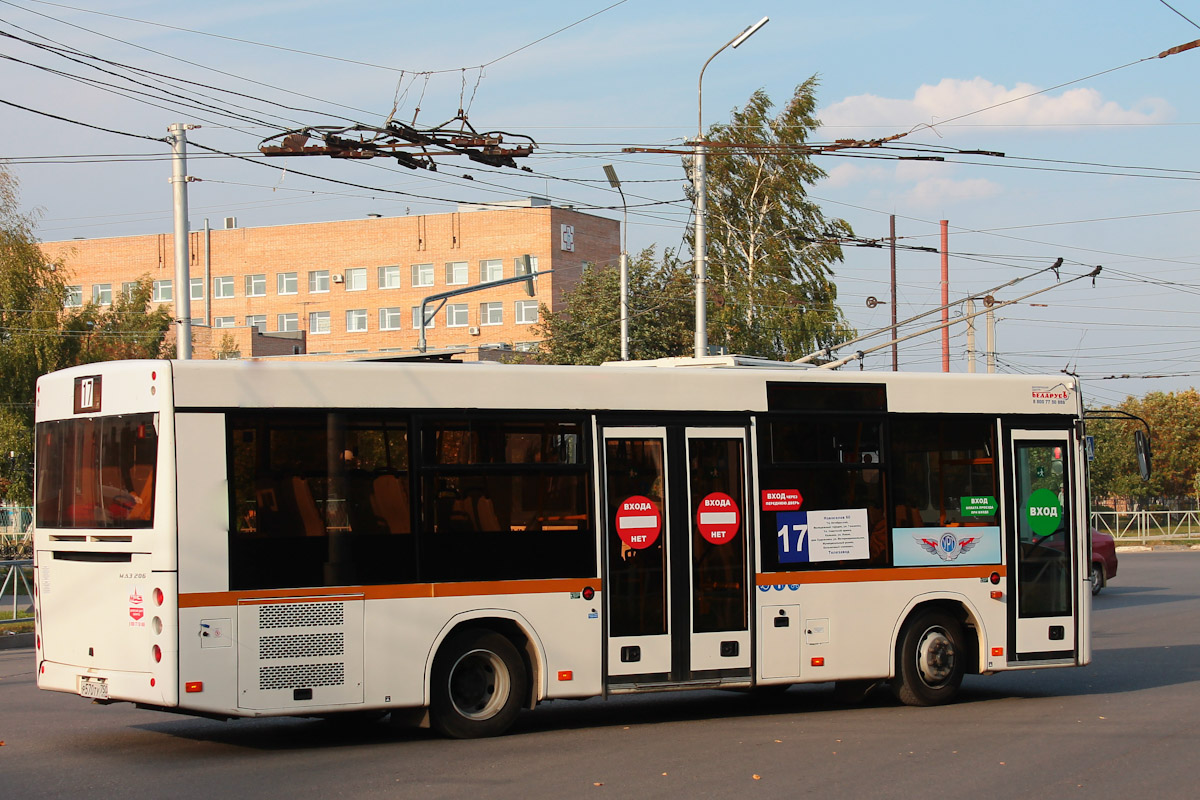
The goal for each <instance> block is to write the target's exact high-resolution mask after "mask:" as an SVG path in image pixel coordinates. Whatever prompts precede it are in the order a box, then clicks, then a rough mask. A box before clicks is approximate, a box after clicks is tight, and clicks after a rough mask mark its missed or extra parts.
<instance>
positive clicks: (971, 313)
mask: <svg viewBox="0 0 1200 800" xmlns="http://www.w3.org/2000/svg"><path fill="white" fill-rule="evenodd" d="M974 371H975V300H974V299H973V298H970V297H968V298H967V372H974Z"/></svg>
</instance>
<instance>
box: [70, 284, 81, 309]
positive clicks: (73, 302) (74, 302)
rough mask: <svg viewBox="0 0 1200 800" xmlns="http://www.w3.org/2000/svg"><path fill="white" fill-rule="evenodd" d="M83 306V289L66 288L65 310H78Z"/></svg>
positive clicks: (78, 287) (77, 287) (75, 287)
mask: <svg viewBox="0 0 1200 800" xmlns="http://www.w3.org/2000/svg"><path fill="white" fill-rule="evenodd" d="M81 305H83V287H82V286H68V287H67V308H79V307H80V306H81Z"/></svg>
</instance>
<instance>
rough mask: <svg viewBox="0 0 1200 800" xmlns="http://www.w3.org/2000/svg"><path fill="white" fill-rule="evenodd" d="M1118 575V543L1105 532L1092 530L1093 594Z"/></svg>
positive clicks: (1097, 592) (1098, 592)
mask: <svg viewBox="0 0 1200 800" xmlns="http://www.w3.org/2000/svg"><path fill="white" fill-rule="evenodd" d="M1116 574H1117V543H1116V542H1115V541H1113V537H1112V536H1111V535H1109V534H1107V533H1104V532H1103V531H1098V530H1096V529H1095V528H1092V594H1094V595H1095V594H1100V590H1101V589H1103V588H1104V587H1105V586H1107V585H1108V582H1109V581H1110V580H1112V579H1113V578H1114V577H1115V576H1116Z"/></svg>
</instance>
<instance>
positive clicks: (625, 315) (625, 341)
mask: <svg viewBox="0 0 1200 800" xmlns="http://www.w3.org/2000/svg"><path fill="white" fill-rule="evenodd" d="M604 175H605V176H606V177H607V178H608V184H609V186H611V187H613V188H614V189H616V190H617V191H618V192H620V193H621V208H622V209H623V210H624V213H625V222H624V223H623V224H622V226H621V262H620V264H621V360H622V361H628V360H629V247H628V243H629V206H628V204H626V202H625V191H624V190H623V189H622V188H621V179H620V178H618V177H617V171H616V170H615V169H613V167H612V164H605V165H604Z"/></svg>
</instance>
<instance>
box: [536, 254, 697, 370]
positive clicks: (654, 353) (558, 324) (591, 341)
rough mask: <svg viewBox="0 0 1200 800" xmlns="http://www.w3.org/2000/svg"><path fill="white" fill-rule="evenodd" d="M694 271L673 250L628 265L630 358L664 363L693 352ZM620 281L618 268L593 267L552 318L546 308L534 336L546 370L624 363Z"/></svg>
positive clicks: (565, 296) (587, 271)
mask: <svg viewBox="0 0 1200 800" xmlns="http://www.w3.org/2000/svg"><path fill="white" fill-rule="evenodd" d="M692 286H693V284H692V277H691V271H690V270H689V269H688V267H687V266H686V265H684V264H681V263H680V261H679V259H678V258H676V256H675V254H674V253H673V252H671V251H670V250H668V251H666V252H665V253H663V255H662V257H661V259H656V257H655V250H654V248H653V247H650V248H647V249H645V250H643V251H642V252H641V253H639V254H638V256H637V257H636V258H633V259H630V264H629V356H630V358H664V357H668V356H682V355H689V354H690V353H691V350H692V338H693V337H692V319H693V313H692V307H691V303H692ZM620 294H621V279H620V271H619V270H618V269H617V268H616V267H595V266H593V267H590V268H588V269H586V270H585V271H584V273H583V275H582V276H581V277H580V279H579V283H577V284H576V285H575V287H574V288H573V289H571V290H570V291H569V292H567V293H566V294H565V295H564V296H563V306H562V309H561V310H560V311H558V312H554V313H552V312H551V311H550V310H549V309H548V308H547V307H546V306H545V305H543V306H542V307H541V309H540V310H539V313H538V320H539V322H538V325H537V327H536V329H535V332H536V333H537V334H538V335H539V336H541V337H543V340H542V342H541V344H540V345H539V347H538V359H539V360H540V361H542V362H543V363H547V364H600V363H602V362H604V361H616V360H618V359H619V358H620V357H621V330H620V325H621V307H620Z"/></svg>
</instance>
